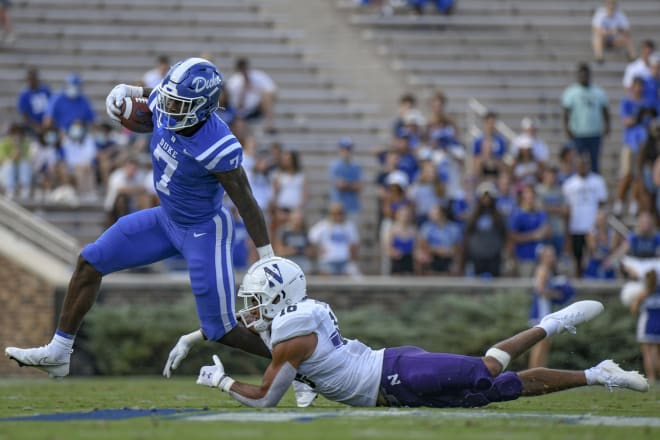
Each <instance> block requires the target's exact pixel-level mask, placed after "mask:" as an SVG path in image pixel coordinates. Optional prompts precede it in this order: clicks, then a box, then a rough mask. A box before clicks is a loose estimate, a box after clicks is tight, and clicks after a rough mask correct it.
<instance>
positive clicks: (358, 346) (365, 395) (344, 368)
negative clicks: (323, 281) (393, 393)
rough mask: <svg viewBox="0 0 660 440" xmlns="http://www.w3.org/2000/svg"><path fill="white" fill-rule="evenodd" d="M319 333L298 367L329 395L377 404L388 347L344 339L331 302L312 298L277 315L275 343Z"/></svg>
mask: <svg viewBox="0 0 660 440" xmlns="http://www.w3.org/2000/svg"><path fill="white" fill-rule="evenodd" d="M311 333H316V336H317V340H318V342H317V344H316V349H315V350H314V353H313V354H312V355H311V356H310V357H309V358H308V359H306V360H305V361H304V362H303V363H301V364H300V366H299V367H298V374H300V375H302V376H304V379H305V380H306V381H309V382H311V383H313V385H314V387H315V388H316V391H317V392H318V393H320V394H321V395H322V396H324V397H325V398H327V399H329V400H332V401H335V402H341V403H345V404H346V405H352V406H376V397H377V395H378V389H379V387H380V375H381V371H382V369H383V353H384V351H385V350H384V349H381V350H372V349H371V348H370V347H368V346H366V345H365V344H363V343H362V342H360V341H358V340H355V339H343V338H342V337H341V334H340V333H339V327H338V324H337V318H335V314H334V313H333V312H332V309H331V308H330V306H329V305H328V304H326V303H324V302H321V301H316V300H312V299H306V300H303V301H301V302H299V303H297V304H295V305H292V306H289V307H287V308H286V309H285V310H284V311H283V312H282V313H280V314H279V315H277V316H276V317H275V319H273V322H272V326H271V344H272V346H275V345H277V344H278V343H279V342H283V341H286V340H288V339H291V338H295V337H297V336H304V335H308V334H311Z"/></svg>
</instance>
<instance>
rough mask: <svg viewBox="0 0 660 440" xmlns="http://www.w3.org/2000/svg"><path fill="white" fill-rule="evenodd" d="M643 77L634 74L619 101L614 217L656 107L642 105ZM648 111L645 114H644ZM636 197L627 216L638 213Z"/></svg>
mask: <svg viewBox="0 0 660 440" xmlns="http://www.w3.org/2000/svg"><path fill="white" fill-rule="evenodd" d="M643 93H644V80H643V79H642V78H640V77H637V78H635V79H634V80H633V84H632V87H631V88H630V91H629V92H628V96H626V97H624V98H623V99H622V100H621V105H620V106H619V113H620V115H621V122H623V148H622V149H621V159H620V172H619V182H618V184H617V191H616V199H615V200H614V204H613V206H612V213H613V214H614V215H616V216H621V215H622V214H623V204H624V202H625V201H626V198H627V195H628V190H629V189H630V188H631V187H632V185H633V181H634V178H635V175H634V171H636V169H637V167H635V164H636V163H637V162H638V154H639V150H640V147H641V144H642V143H643V142H644V141H645V140H646V136H647V133H646V130H647V125H648V122H649V121H650V119H651V117H652V116H651V115H650V114H649V113H654V112H655V109H648V108H646V107H645V106H644V100H643ZM647 114H648V116H646V115H647ZM637 209H638V205H637V200H635V198H634V197H633V198H632V200H631V201H630V204H629V205H628V210H629V213H630V215H632V216H633V217H634V216H635V215H637Z"/></svg>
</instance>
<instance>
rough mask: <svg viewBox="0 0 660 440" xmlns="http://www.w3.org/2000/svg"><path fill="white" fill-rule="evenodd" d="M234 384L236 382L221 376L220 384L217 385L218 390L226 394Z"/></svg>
mask: <svg viewBox="0 0 660 440" xmlns="http://www.w3.org/2000/svg"><path fill="white" fill-rule="evenodd" d="M234 382H236V381H235V380H234V379H232V378H231V377H229V376H226V375H225V376H222V379H220V382H219V383H218V388H220V389H221V390H222V391H224V392H225V393H228V392H229V389H230V388H231V386H232V385H234Z"/></svg>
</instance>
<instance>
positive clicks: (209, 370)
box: [197, 354, 234, 391]
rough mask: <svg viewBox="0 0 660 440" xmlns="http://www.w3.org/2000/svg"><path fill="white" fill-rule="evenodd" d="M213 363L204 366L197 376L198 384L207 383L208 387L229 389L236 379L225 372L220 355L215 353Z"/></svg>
mask: <svg viewBox="0 0 660 440" xmlns="http://www.w3.org/2000/svg"><path fill="white" fill-rule="evenodd" d="M213 364H214V365H207V366H204V367H202V368H201V369H200V370H199V377H197V385H206V386H207V387H213V388H215V387H218V388H221V389H222V390H223V391H229V389H230V388H231V386H232V384H233V383H234V379H232V378H231V377H229V376H227V375H226V374H225V367H224V365H222V362H220V358H219V357H218V355H215V354H214V355H213Z"/></svg>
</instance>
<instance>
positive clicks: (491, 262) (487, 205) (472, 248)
mask: <svg viewBox="0 0 660 440" xmlns="http://www.w3.org/2000/svg"><path fill="white" fill-rule="evenodd" d="M496 197H497V189H496V188H495V185H494V184H493V183H492V182H488V181H487V182H482V183H481V184H479V186H477V202H476V206H475V208H474V210H473V212H472V214H471V215H470V218H469V219H468V221H467V222H466V225H465V240H464V248H465V250H464V251H463V255H464V256H465V263H467V264H469V265H470V266H471V268H470V270H469V272H473V273H474V274H475V275H477V276H492V277H499V276H500V273H501V270H502V249H504V246H505V244H506V241H507V227H506V222H505V220H504V218H503V217H502V214H500V212H499V211H498V210H497V208H496V207H495V199H496Z"/></svg>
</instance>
